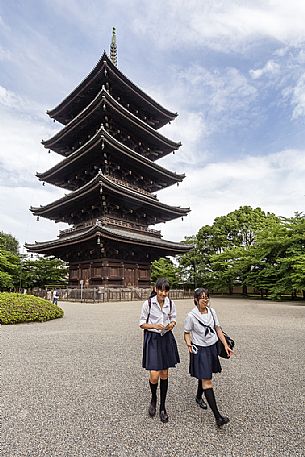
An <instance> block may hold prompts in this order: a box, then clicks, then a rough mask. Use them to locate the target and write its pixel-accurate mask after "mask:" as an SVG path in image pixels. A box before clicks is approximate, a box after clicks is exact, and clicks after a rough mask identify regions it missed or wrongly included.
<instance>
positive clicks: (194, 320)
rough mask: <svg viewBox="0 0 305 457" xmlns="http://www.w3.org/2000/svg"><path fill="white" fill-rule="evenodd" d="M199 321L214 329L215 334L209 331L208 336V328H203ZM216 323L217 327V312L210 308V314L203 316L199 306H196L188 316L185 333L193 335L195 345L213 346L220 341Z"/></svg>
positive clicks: (185, 322)
mask: <svg viewBox="0 0 305 457" xmlns="http://www.w3.org/2000/svg"><path fill="white" fill-rule="evenodd" d="M212 313H213V315H212ZM213 316H214V319H213ZM198 319H199V320H200V321H201V322H202V323H203V324H204V325H205V326H209V327H210V328H211V329H213V330H214V332H211V331H208V332H207V335H206V334H205V332H206V329H207V327H204V326H202V325H201V324H200V323H199V322H198ZM214 323H215V325H219V321H218V317H217V314H216V311H215V310H214V309H213V308H208V312H207V313H206V314H202V313H201V312H200V311H199V310H198V308H197V306H195V307H194V308H193V309H192V311H190V312H189V313H188V315H187V316H186V319H185V321H184V331H185V332H186V333H191V336H192V343H193V344H196V345H198V346H212V344H215V343H216V342H217V341H218V336H217V333H216V330H215V328H214Z"/></svg>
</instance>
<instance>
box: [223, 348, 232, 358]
mask: <svg viewBox="0 0 305 457" xmlns="http://www.w3.org/2000/svg"><path fill="white" fill-rule="evenodd" d="M225 350H226V353H227V356H228V357H229V358H230V357H231V356H232V355H233V354H234V352H233V351H232V349H231V348H230V347H229V346H225Z"/></svg>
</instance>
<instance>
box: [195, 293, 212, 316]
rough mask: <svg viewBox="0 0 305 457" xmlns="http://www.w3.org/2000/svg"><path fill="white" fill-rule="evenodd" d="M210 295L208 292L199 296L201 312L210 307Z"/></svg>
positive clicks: (198, 301) (198, 302)
mask: <svg viewBox="0 0 305 457" xmlns="http://www.w3.org/2000/svg"><path fill="white" fill-rule="evenodd" d="M209 301H210V299H209V297H208V296H207V295H206V294H204V293H203V294H201V295H200V297H199V298H197V306H198V309H199V311H200V312H203V311H205V310H206V308H208V307H209Z"/></svg>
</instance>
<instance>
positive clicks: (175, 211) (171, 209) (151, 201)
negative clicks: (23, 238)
mask: <svg viewBox="0 0 305 457" xmlns="http://www.w3.org/2000/svg"><path fill="white" fill-rule="evenodd" d="M100 187H105V188H107V189H108V190H109V191H110V192H112V193H115V194H117V195H118V194H119V195H120V196H123V197H124V198H125V199H126V200H127V199H128V200H133V201H140V202H141V203H142V204H143V205H147V206H148V207H155V208H156V209H157V210H159V211H160V212H161V213H162V212H163V213H167V214H168V216H170V215H171V216H170V217H171V218H172V219H174V218H177V217H183V216H186V215H187V214H188V212H189V211H190V209H189V208H180V207H176V206H170V205H167V204H165V203H161V202H159V200H157V199H155V198H153V197H149V196H146V195H143V194H141V193H139V192H136V191H133V190H132V189H130V188H128V187H125V186H121V185H120V184H117V183H115V182H112V181H111V180H110V179H108V178H107V177H106V176H104V175H102V174H101V173H98V174H97V175H96V177H95V178H93V179H92V180H91V181H89V183H87V184H85V185H84V186H83V187H81V188H79V189H78V190H76V191H74V192H71V193H70V194H68V195H64V196H63V197H62V198H60V199H58V200H55V201H54V202H52V203H49V204H48V205H45V206H41V207H39V208H34V207H31V208H30V211H31V212H32V213H33V214H34V215H35V216H42V217H46V218H51V219H52V218H55V214H54V212H56V211H57V209H58V207H60V208H63V207H64V206H66V205H68V206H69V205H71V203H72V202H73V201H76V202H77V200H79V199H82V198H84V197H85V196H86V195H88V194H90V193H91V192H94V191H97V190H99V189H100ZM52 213H53V216H52ZM169 220H171V219H169Z"/></svg>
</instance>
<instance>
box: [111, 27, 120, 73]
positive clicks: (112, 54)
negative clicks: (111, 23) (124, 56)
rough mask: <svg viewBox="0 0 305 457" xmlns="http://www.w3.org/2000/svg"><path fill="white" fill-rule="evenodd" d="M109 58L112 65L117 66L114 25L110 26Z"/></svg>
mask: <svg viewBox="0 0 305 457" xmlns="http://www.w3.org/2000/svg"><path fill="white" fill-rule="evenodd" d="M110 59H111V62H112V63H113V65H115V66H116V67H117V65H118V52H117V45H116V32H115V27H112V40H111V45H110Z"/></svg>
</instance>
